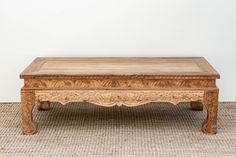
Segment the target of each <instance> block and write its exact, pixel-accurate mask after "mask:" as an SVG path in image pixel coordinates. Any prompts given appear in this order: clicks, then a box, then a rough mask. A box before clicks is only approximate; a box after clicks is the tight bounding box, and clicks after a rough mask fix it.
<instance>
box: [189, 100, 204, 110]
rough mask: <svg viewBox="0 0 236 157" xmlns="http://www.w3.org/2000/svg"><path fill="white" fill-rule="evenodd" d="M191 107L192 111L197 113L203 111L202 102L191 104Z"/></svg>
mask: <svg viewBox="0 0 236 157" xmlns="http://www.w3.org/2000/svg"><path fill="white" fill-rule="evenodd" d="M190 106H191V109H192V110H196V111H202V110H203V104H202V103H201V102H194V101H192V102H190Z"/></svg>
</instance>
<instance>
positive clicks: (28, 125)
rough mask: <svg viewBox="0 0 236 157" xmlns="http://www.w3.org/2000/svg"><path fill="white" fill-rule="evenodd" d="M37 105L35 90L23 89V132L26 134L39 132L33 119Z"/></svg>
mask: <svg viewBox="0 0 236 157" xmlns="http://www.w3.org/2000/svg"><path fill="white" fill-rule="evenodd" d="M34 106H35V95H34V91H28V90H22V91H21V110H22V120H23V127H22V133H23V134H25V135H31V134H35V133H36V132H37V124H36V123H35V122H34V121H33V118H32V111H33V108H34Z"/></svg>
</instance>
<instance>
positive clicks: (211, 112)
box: [202, 91, 219, 134]
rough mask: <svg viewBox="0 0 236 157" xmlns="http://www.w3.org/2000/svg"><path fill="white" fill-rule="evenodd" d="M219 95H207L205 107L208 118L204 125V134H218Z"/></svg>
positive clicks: (210, 93) (215, 92)
mask: <svg viewBox="0 0 236 157" xmlns="http://www.w3.org/2000/svg"><path fill="white" fill-rule="evenodd" d="M218 93H219V92H218V91H214V92H207V93H206V94H205V100H204V106H205V107H206V109H207V118H206V120H205V121H204V122H203V124H202V131H203V132H204V133H209V134H216V132H217V125H216V121H217V111H218Z"/></svg>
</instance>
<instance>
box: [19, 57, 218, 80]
mask: <svg viewBox="0 0 236 157" xmlns="http://www.w3.org/2000/svg"><path fill="white" fill-rule="evenodd" d="M49 76H50V77H53V76H55V77H60V76H63V77H67V76H69V77H71V76H72V77H76V76H185V77H186V76H194V77H214V78H219V77H220V75H219V74H218V73H217V72H216V70H215V69H214V68H213V67H212V66H211V65H210V64H209V63H208V62H207V60H206V59H205V58H203V57H126V58H124V57H96V58H94V57H87V58H82V57H47V58H46V57H45V58H42V57H40V58H36V59H35V60H34V61H33V62H32V63H31V64H30V65H29V66H28V67H27V68H26V69H25V70H24V71H23V72H22V73H21V74H20V77H21V78H31V77H33V78H35V77H49Z"/></svg>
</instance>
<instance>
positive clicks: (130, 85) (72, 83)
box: [24, 79, 215, 89]
mask: <svg viewBox="0 0 236 157" xmlns="http://www.w3.org/2000/svg"><path fill="white" fill-rule="evenodd" d="M214 86H215V80H211V79H209V80H197V79H196V80H184V79H182V80H181V79H176V80H173V79H171V80H168V79H159V80H157V79H148V80H144V79H100V80H99V79H98V80H94V79H63V80H61V79H26V80H25V86H24V88H29V89H31V88H32V89H47V88H48V89H50V88H56V89H65V88H70V89H160V88H175V87H181V88H206V87H214Z"/></svg>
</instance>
